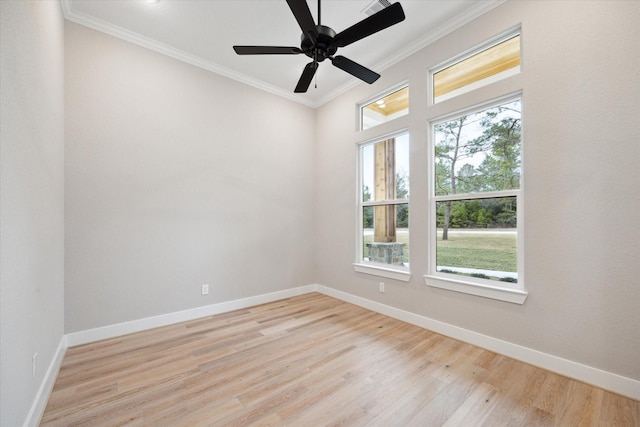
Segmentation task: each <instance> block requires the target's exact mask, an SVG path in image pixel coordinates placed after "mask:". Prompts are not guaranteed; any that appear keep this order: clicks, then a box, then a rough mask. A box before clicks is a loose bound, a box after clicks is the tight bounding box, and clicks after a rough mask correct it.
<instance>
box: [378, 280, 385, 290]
mask: <svg viewBox="0 0 640 427" xmlns="http://www.w3.org/2000/svg"><path fill="white" fill-rule="evenodd" d="M378 290H379V291H380V292H384V282H378Z"/></svg>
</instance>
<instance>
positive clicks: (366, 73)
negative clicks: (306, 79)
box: [329, 3, 397, 84]
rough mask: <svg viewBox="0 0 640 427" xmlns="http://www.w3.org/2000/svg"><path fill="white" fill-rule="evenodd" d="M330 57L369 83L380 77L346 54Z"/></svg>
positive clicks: (337, 64)
mask: <svg viewBox="0 0 640 427" xmlns="http://www.w3.org/2000/svg"><path fill="white" fill-rule="evenodd" d="M396 4H397V3H396ZM329 59H331V62H332V63H333V65H335V66H336V67H338V68H340V69H341V70H343V71H346V72H347V73H349V74H351V75H352V76H354V77H357V78H359V79H360V80H362V81H365V82H367V83H369V84H371V83H373V82H375V81H376V80H378V79H379V78H380V74H378V73H376V72H375V71H371V70H370V69H368V68H366V67H363V66H362V65H360V64H358V63H357V62H353V61H352V60H350V59H349V58H345V57H344V56H341V55H338V56H336V57H334V58H329Z"/></svg>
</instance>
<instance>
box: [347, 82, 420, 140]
mask: <svg viewBox="0 0 640 427" xmlns="http://www.w3.org/2000/svg"><path fill="white" fill-rule="evenodd" d="M359 110H360V130H365V129H369V128H371V127H374V126H377V125H379V124H381V123H385V122H388V121H389V120H393V119H395V118H396V117H400V116H404V115H406V114H408V113H409V87H408V86H406V85H405V86H403V87H401V88H400V89H392V90H391V93H388V94H386V95H383V96H378V97H376V98H375V99H374V100H373V101H367V102H366V103H365V104H363V105H361V106H360V108H359Z"/></svg>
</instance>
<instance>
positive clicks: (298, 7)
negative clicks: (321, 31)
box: [287, 0, 318, 36]
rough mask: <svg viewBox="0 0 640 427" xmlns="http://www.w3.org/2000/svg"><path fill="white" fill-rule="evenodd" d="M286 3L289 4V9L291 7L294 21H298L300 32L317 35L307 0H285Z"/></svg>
mask: <svg viewBox="0 0 640 427" xmlns="http://www.w3.org/2000/svg"><path fill="white" fill-rule="evenodd" d="M287 4H288V5H289V9H291V13H293V16H295V18H296V21H298V25H300V29H301V30H302V34H312V35H313V36H317V35H318V30H317V29H316V23H315V21H314V20H313V16H311V11H310V10H309V6H308V5H307V0H287Z"/></svg>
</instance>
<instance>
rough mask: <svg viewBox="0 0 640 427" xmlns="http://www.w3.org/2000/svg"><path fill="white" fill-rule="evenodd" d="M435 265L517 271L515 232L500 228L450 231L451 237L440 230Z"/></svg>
mask: <svg viewBox="0 0 640 427" xmlns="http://www.w3.org/2000/svg"><path fill="white" fill-rule="evenodd" d="M436 264H437V265H443V266H448V267H466V268H478V269H482V270H495V271H512V272H515V271H517V255H516V234H515V232H502V231H497V230H455V229H454V230H451V229H450V230H449V240H442V231H441V230H439V231H438V240H437V242H436Z"/></svg>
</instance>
